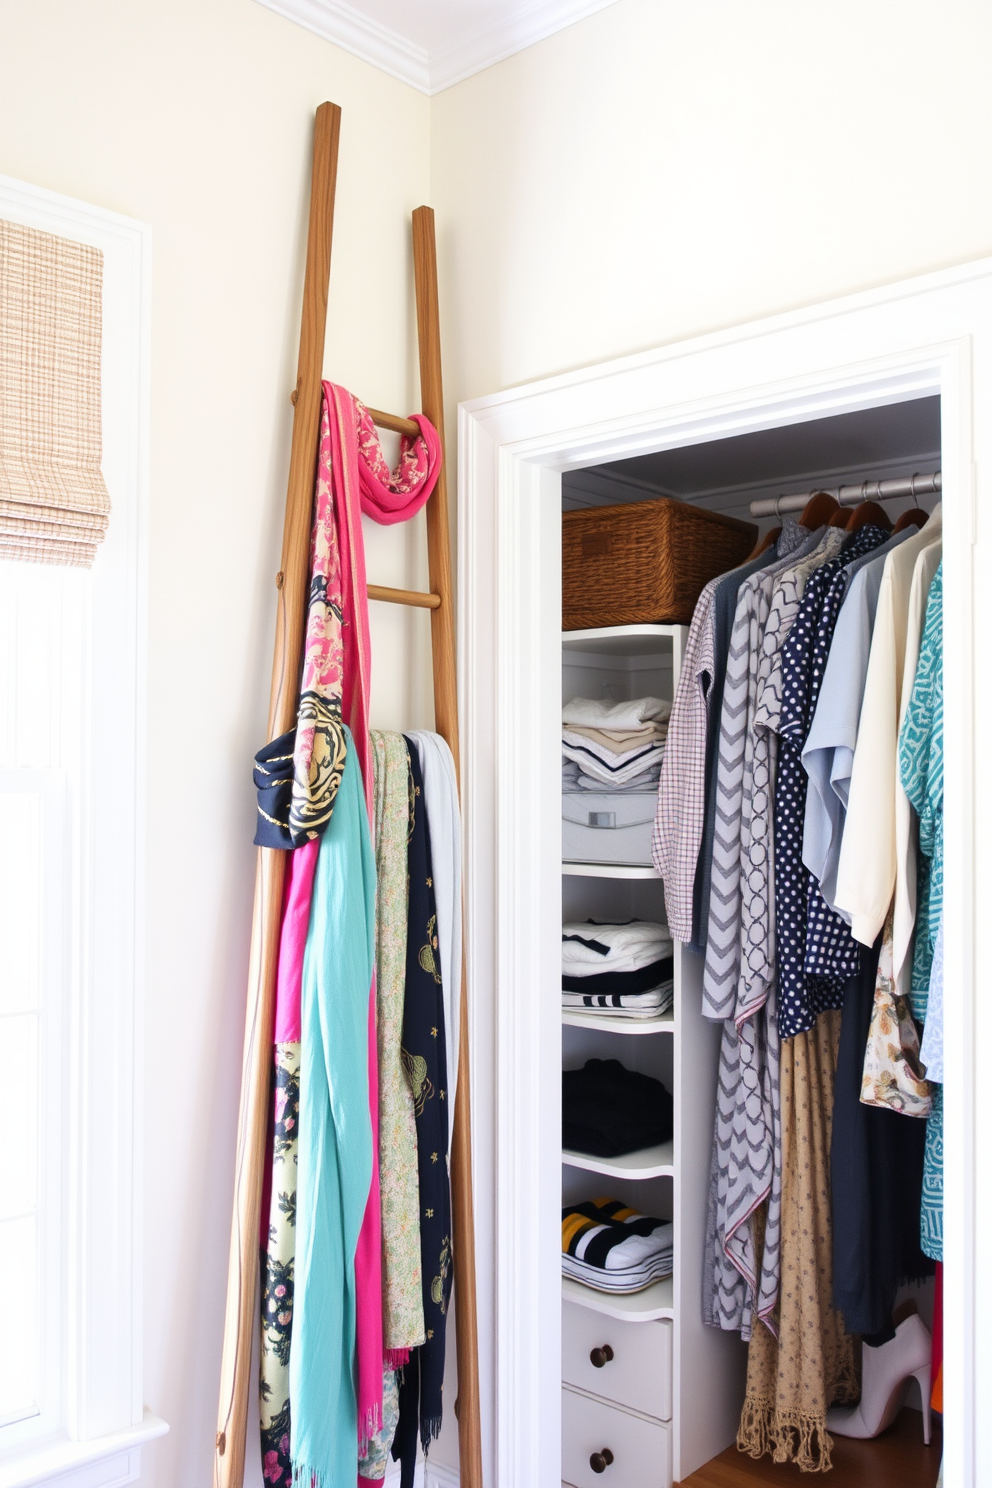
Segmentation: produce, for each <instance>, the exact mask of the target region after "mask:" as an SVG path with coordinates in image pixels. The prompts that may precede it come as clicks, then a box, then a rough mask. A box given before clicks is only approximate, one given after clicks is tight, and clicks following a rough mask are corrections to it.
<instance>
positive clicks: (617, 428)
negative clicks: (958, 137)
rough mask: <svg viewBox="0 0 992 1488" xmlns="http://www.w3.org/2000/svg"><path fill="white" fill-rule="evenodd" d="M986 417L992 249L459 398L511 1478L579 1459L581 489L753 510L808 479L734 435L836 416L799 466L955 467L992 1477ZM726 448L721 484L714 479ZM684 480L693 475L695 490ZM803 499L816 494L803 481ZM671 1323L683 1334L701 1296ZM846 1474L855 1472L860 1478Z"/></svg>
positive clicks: (810, 425)
mask: <svg viewBox="0 0 992 1488" xmlns="http://www.w3.org/2000/svg"><path fill="white" fill-rule="evenodd" d="M989 408H992V264H990V263H988V262H982V263H980V264H977V265H969V266H966V267H965V268H963V269H960V270H954V271H948V272H946V273H941V274H937V275H932V276H928V277H926V278H925V279H921V280H917V281H913V282H912V283H910V284H904V285H898V286H894V287H892V288H889V289H886V290H882V291H876V292H872V293H871V294H867V295H862V296H858V297H855V298H852V299H847V300H843V301H839V302H836V303H833V304H830V305H827V306H820V307H817V308H816V309H815V310H813V311H807V312H799V313H796V314H792V315H788V316H781V317H776V318H775V319H773V320H769V321H766V322H761V323H758V324H756V325H752V326H749V327H744V328H740V329H736V330H734V331H732V332H728V333H724V334H718V335H714V336H709V337H706V338H702V339H700V340H698V341H694V342H689V343H685V344H683V345H679V346H675V347H668V348H665V349H663V350H661V351H659V352H655V353H647V354H644V355H641V356H637V357H632V358H629V359H625V360H623V361H619V362H613V363H610V364H607V365H605V366H603V367H599V368H593V369H588V370H585V371H582V372H580V373H576V374H570V375H568V376H565V377H560V378H555V379H552V380H549V381H547V382H544V383H540V384H536V385H534V386H531V387H525V388H517V389H514V390H513V391H512V392H510V393H507V394H502V395H496V396H494V397H491V398H486V399H480V400H476V401H475V402H473V403H471V404H467V405H464V406H463V407H462V409H461V410H460V427H459V450H460V461H461V463H460V481H459V550H460V593H461V596H462V598H461V636H460V664H461V667H462V674H463V679H464V680H463V696H464V698H465V719H464V723H465V735H466V742H467V752H466V764H465V810H466V829H467V838H468V843H469V848H468V864H467V870H468V882H467V889H468V900H467V915H468V922H469V937H468V940H469V968H468V971H469V986H470V996H471V998H472V1017H473V1020H474V1040H473V1043H474V1050H475V1054H474V1064H475V1068H474V1075H475V1082H474V1089H475V1113H474V1129H475V1133H476V1146H477V1155H478V1168H477V1171H478V1172H479V1173H482V1172H485V1171H487V1170H488V1171H491V1172H492V1173H493V1174H494V1182H493V1185H492V1188H491V1189H487V1188H486V1187H484V1186H483V1185H482V1184H481V1183H479V1182H478V1180H477V1192H476V1205H477V1211H478V1214H479V1232H480V1236H489V1237H492V1238H491V1240H490V1241H488V1242H487V1243H489V1244H491V1245H492V1250H491V1253H490V1254H488V1255H485V1254H481V1255H480V1276H482V1277H485V1276H486V1275H489V1276H491V1277H492V1285H491V1289H490V1290H489V1291H488V1293H486V1291H485V1289H483V1291H482V1292H481V1294H480V1327H481V1331H482V1342H483V1348H482V1353H483V1358H484V1360H485V1369H484V1380H483V1385H484V1402H483V1403H484V1410H485V1412H486V1415H487V1418H488V1421H487V1431H486V1453H487V1458H488V1466H487V1474H488V1477H489V1480H490V1481H491V1482H493V1483H495V1484H497V1485H498V1488H525V1485H529V1484H532V1483H534V1482H541V1483H553V1482H558V1481H560V1480H561V1477H562V1465H561V1448H560V1441H561V1435H560V1421H561V1380H562V1346H561V1326H562V1278H561V1274H560V1244H561V1236H560V1214H561V1197H560V1196H561V1191H562V1189H561V1183H562V1153H561V1103H560V1089H561V1085H560V1069H561V1057H562V1030H561V1008H560V1005H559V1002H558V999H557V997H556V995H555V994H554V993H553V991H551V990H550V989H553V988H554V986H555V983H556V981H558V980H559V979H560V974H561V962H560V941H559V935H560V925H561V913H562V890H561V868H562V865H561V815H560V803H561V794H560V792H561V756H560V730H561V719H560V712H559V699H560V696H561V672H560V668H561V587H560V572H561V568H560V565H561V511H562V504H563V499H564V501H565V502H566V503H567V502H572V503H576V502H581V501H586V500H590V498H591V500H590V504H601V499H602V498H601V495H600V494H597V491H596V489H595V488H596V486H597V483H600V482H602V481H603V480H608V479H610V478H611V477H610V476H608V475H605V474H604V467H606V466H611V467H612V473H614V474H615V472H616V471H617V470H618V469H619V471H620V473H621V474H623V475H624V476H625V477H626V479H627V481H628V482H629V483H630V484H628V486H627V487H626V490H630V491H633V490H638V492H639V494H641V495H647V494H649V492H648V491H647V490H645V489H644V488H643V486H641V487H637V486H636V485H634V484H633V482H635V481H643V480H651V481H655V482H656V484H655V489H656V490H657V489H659V487H660V488H661V489H665V487H664V484H663V482H662V479H661V476H660V473H659V472H660V471H661V469H662V467H663V466H665V467H666V475H665V479H666V480H667V481H668V483H669V484H668V489H669V492H670V494H673V495H683V496H685V495H688V496H690V497H691V499H693V500H694V501H696V500H697V499H698V500H699V504H705V503H706V502H707V501H709V502H711V503H712V504H714V505H715V506H716V509H718V510H732V509H733V507H732V505H731V502H736V504H737V510H738V511H739V508H740V506H741V504H743V505H744V506H745V507H746V506H747V505H748V504H749V503H750V501H751V500H753V499H756V497H757V495H758V494H759V487H760V486H761V484H762V482H764V483H765V485H766V486H767V485H769V484H770V485H771V486H773V487H776V490H774V491H772V492H771V494H772V495H774V494H777V490H778V489H781V488H782V485H781V483H782V481H783V480H784V479H785V472H782V473H781V475H780V473H779V467H776V468H775V469H774V470H769V469H768V468H767V465H766V466H764V467H761V468H760V469H759V468H757V466H755V468H754V469H753V472H752V478H750V479H745V480H743V481H741V480H740V478H739V477H738V476H734V477H731V480H730V481H726V480H723V479H722V477H721V476H720V473H719V471H718V470H716V466H717V465H718V464H719V459H720V457H721V450H722V452H723V453H724V454H726V453H728V452H730V453H731V454H732V456H733V459H734V460H736V461H737V468H739V467H740V457H741V452H742V451H743V449H744V446H743V445H742V444H735V442H736V441H740V440H742V439H745V438H746V439H747V440H754V441H756V443H755V444H754V445H752V446H751V447H750V448H751V451H752V453H754V452H755V451H758V450H759V447H763V448H764V456H763V458H764V457H767V458H769V459H770V458H771V454H770V451H773V450H774V448H775V447H776V446H777V448H778V449H779V451H781V450H782V449H784V448H785V447H786V446H788V445H789V444H790V442H791V443H792V445H793V447H794V448H795V449H797V450H807V451H808V450H810V449H811V448H812V447H813V445H814V444H815V442H816V440H817V439H822V437H823V436H825V435H826V436H827V437H828V440H829V439H833V438H834V437H835V436H837V435H838V433H839V434H841V436H842V440H841V442H842V443H843V440H844V439H846V438H848V437H849V436H850V437H852V438H854V437H857V438H860V439H862V440H863V441H866V443H863V444H862V445H861V446H860V447H859V448H858V449H856V450H855V451H854V452H853V454H851V456H850V458H848V457H847V456H843V455H842V456H838V457H837V458H836V460H831V459H830V458H829V456H828V455H826V454H824V453H822V450H821V453H820V454H819V455H818V456H817V458H816V459H815V460H811V461H810V462H809V463H805V461H806V459H807V457H806V456H802V457H801V459H800V463H799V464H796V463H795V461H793V462H792V465H791V469H792V470H793V471H794V473H795V474H796V475H797V476H802V477H805V476H806V475H807V474H809V475H816V476H822V477H826V476H827V474H828V473H829V472H840V471H841V470H846V471H847V472H848V473H851V471H852V466H853V465H854V464H857V465H858V466H859V471H860V478H861V479H867V478H868V477H869V476H870V475H871V471H870V470H869V469H868V468H867V467H868V466H869V465H870V464H871V463H872V454H873V452H874V454H875V456H876V457H877V460H878V463H879V464H880V465H885V467H886V469H885V473H886V474H896V473H899V472H898V471H897V469H896V468H895V467H897V466H899V465H900V463H901V456H902V455H905V456H906V457H907V463H908V464H909V465H910V466H912V469H910V470H907V471H906V473H907V474H912V473H913V472H914V470H922V466H923V464H925V463H927V462H926V461H925V459H924V458H923V457H924V456H926V455H927V454H930V455H932V456H934V457H939V467H940V469H941V471H942V479H943V512H944V519H943V520H944V557H945V560H946V562H945V565H944V626H945V631H944V648H945V687H946V694H947V702H946V708H945V717H946V720H947V722H946V741H945V756H946V762H947V763H946V796H945V839H946V852H945V883H946V888H945V904H946V981H947V985H948V988H949V989H950V988H954V989H955V993H954V996H955V1003H954V1006H953V1009H952V1008H951V1007H950V1006H948V1008H947V1010H946V1018H945V1027H946V1035H945V1038H946V1045H945V1048H946V1053H945V1063H946V1066H947V1073H946V1092H947V1096H946V1109H945V1216H946V1221H945V1231H944V1245H945V1250H944V1254H945V1300H944V1309H945V1311H944V1339H945V1355H944V1358H945V1363H944V1397H945V1416H944V1454H945V1455H944V1472H945V1481H946V1482H953V1483H960V1484H962V1485H970V1484H977V1483H978V1482H980V1481H983V1480H984V1478H985V1476H986V1474H988V1473H989V1472H992V1423H989V1422H988V1421H986V1420H983V1419H982V1418H981V1417H980V1416H979V1414H978V1412H977V1409H976V1404H977V1401H978V1399H979V1398H980V1397H979V1384H980V1380H981V1378H982V1376H983V1374H984V1373H985V1372H986V1371H987V1370H988V1369H989V1367H990V1365H992V1356H990V1349H989V1346H988V1345H987V1344H986V1343H985V1341H984V1340H985V1339H986V1338H987V1337H989V1336H990V1333H989V1327H988V1319H987V1318H986V1316H985V1313H986V1310H987V1308H988V1303H987V1301H986V1299H985V1298H984V1297H983V1295H982V1294H981V1292H980V1291H979V1289H978V1287H977V1284H976V1282H977V1278H976V1270H975V1257H976V1249H977V1246H976V1241H977V1236H978V1235H979V1234H980V1233H981V1232H982V1224H983V1220H984V1214H983V1209H984V1205H985V1203H986V1202H987V1199H986V1198H985V1195H986V1194H987V1193H989V1192H992V1187H990V1184H989V1182H988V1181H987V1177H988V1175H987V1174H986V1175H983V1169H984V1168H986V1167H992V1163H990V1160H989V1159H988V1157H987V1155H986V1153H985V1151H984V1150H983V1148H982V1147H981V1145H980V1143H979V1141H978V1140H977V1133H976V1113H975V1109H974V1098H975V1090H976V1084H975V1044H976V1042H977V1040H976V1037H975V1032H976V1029H977V1026H978V1025H977V1023H976V1018H975V1009H976V1007H979V1006H981V1002H982V992H983V988H982V985H981V984H982V980H983V978H984V976H985V975H986V973H985V971H984V968H983V966H982V964H981V962H980V961H979V960H978V958H977V956H976V923H975V921H976V914H975V906H976V904H981V903H982V902H984V897H985V896H984V893H983V890H984V888H985V883H984V877H985V872H986V870H985V869H984V867H983V865H982V863H981V861H980V860H976V856H975V851H974V844H975V842H976V841H981V840H982V838H983V826H984V824H985V820H986V818H987V817H988V816H989V815H992V798H990V795H989V793H988V792H986V791H983V790H982V788H981V777H980V775H979V774H978V772H977V771H976V770H975V767H974V761H975V752H976V740H977V739H978V738H980V737H982V736H983V734H984V732H985V729H984V724H985V718H984V713H985V709H986V706H987V705H986V703H985V699H984V696H983V693H982V689H981V687H980V686H976V677H975V662H976V659H980V652H979V653H978V657H977V658H976V642H975V638H976V636H980V635H982V634H985V633H987V627H988V626H989V625H990V623H992V593H990V592H989V586H987V585H985V586H983V585H982V583H981V581H980V575H981V572H982V569H983V560H984V562H985V563H987V562H988V561H989V557H990V555H992V543H990V539H989V534H988V532H987V531H986V530H985V524H984V523H983V522H982V521H981V513H982V511H983V510H990V509H992V505H985V503H992V481H990V479H989V476H988V475H987V474H986V473H985V472H987V471H988V470H989V469H990V468H992V465H990V461H992V421H990V419H989V417H988V415H987V414H986V413H985V410H987V409H989ZM907 424H911V425H912V426H913V427H914V428H917V429H920V428H930V429H931V430H933V431H936V432H937V433H938V435H939V438H938V440H937V443H936V445H935V446H934V445H933V444H932V439H928V440H925V441H924V442H928V443H930V444H931V446H932V447H931V448H930V449H928V450H923V449H920V448H914V449H910V448H908V446H906V445H905V443H903V447H902V449H901V450H900V449H898V448H896V447H895V445H898V443H899V441H900V439H901V437H902V436H901V435H900V432H899V431H900V430H903V431H905V428H906V426H907ZM873 440H874V444H873V443H872V441H873ZM887 440H888V441H889V443H886V441H887ZM893 440H894V441H895V445H893V443H892V441H893ZM707 446H708V447H709V448H708V450H707V449H706V448H703V447H707ZM735 450H736V454H735V453H734V451H735ZM707 461H709V462H710V466H711V467H712V468H711V471H710V476H708V477H706V478H705V479H704V478H702V477H700V476H699V474H698V472H699V470H700V469H702V468H703V467H704V466H705V465H706V462H707ZM680 463H681V475H678V467H679V466H680ZM758 464H759V465H760V461H759V462H758ZM690 466H695V469H696V472H697V473H696V475H694V476H691V477H690V476H689V475H688V474H687V470H688V468H689V467H690ZM931 468H933V467H932V466H931ZM646 471H648V472H649V473H648V474H647V475H645V472H646ZM714 471H715V474H714ZM677 478H679V479H682V481H683V483H685V482H686V481H688V482H689V485H690V486H691V487H692V489H691V490H688V489H686V490H683V491H682V492H680V491H678V490H677V489H675V482H676V479H677ZM816 483H819V481H817V482H816ZM833 483H834V484H837V483H838V482H833ZM790 484H791V483H790ZM731 485H733V486H734V487H735V490H734V491H730V490H729V487H730V486H731ZM747 488H750V489H747ZM785 489H790V486H786V487H785ZM791 489H793V490H797V491H798V490H801V489H802V480H800V483H799V484H798V485H791ZM600 491H602V487H601V486H600ZM614 499H615V498H614ZM621 499H625V492H624V493H622V494H621ZM626 499H631V498H630V497H626ZM741 514H744V513H741ZM983 537H984V547H983ZM986 550H987V551H986ZM949 996H950V994H949ZM708 1145H709V1141H708V1138H707V1141H706V1142H705V1144H704V1148H705V1150H706V1151H708ZM983 1176H984V1177H985V1179H986V1181H984V1182H983ZM688 1302H689V1299H688V1297H686V1298H683V1303H682V1305H683V1308H686V1307H687V1306H688ZM674 1324H675V1328H676V1330H678V1328H679V1317H678V1314H677V1313H676V1315H675V1318H674ZM732 1374H733V1371H732V1370H730V1371H729V1375H728V1378H730V1377H732ZM711 1384H712V1380H711V1378H710V1377H709V1376H708V1375H707V1372H706V1363H705V1350H704V1352H703V1354H702V1355H701V1356H700V1357H699V1358H698V1359H696V1360H693V1358H692V1357H688V1359H687V1364H686V1367H685V1368H684V1369H682V1370H677V1371H676V1372H675V1375H674V1378H673V1382H672V1388H673V1401H672V1425H671V1438H670V1439H671V1450H672V1471H673V1478H674V1481H675V1482H678V1481H685V1480H686V1479H687V1478H688V1477H689V1476H690V1475H691V1474H692V1473H693V1472H695V1471H696V1470H697V1469H699V1468H700V1467H701V1466H702V1465H703V1462H704V1461H705V1457H700V1452H701V1451H702V1450H703V1449H704V1447H705V1445H706V1437H707V1433H706V1431H705V1430H700V1429H699V1426H698V1423H699V1421H700V1419H705V1417H706V1414H707V1412H712V1411H713V1410H714V1409H716V1410H719V1409H720V1408H721V1407H720V1401H719V1399H717V1400H716V1401H714V1400H713V1391H712V1389H711ZM725 1385H726V1381H724V1382H723V1383H721V1384H719V1385H718V1389H717V1395H718V1396H719V1393H720V1391H721V1390H723V1389H724V1388H725ZM721 1429H722V1428H721ZM607 1465H609V1464H607ZM594 1470H596V1471H599V1470H600V1469H599V1468H598V1467H597V1468H595V1469H594ZM835 1481H838V1482H841V1481H843V1480H842V1479H841V1477H840V1475H839V1474H838V1475H837V1477H836V1478H835ZM852 1481H853V1480H852Z"/></svg>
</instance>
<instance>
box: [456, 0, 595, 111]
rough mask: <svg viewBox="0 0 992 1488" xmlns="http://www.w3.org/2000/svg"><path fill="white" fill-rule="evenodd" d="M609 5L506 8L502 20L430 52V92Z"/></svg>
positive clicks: (574, 1) (585, 1) (584, 2)
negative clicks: (517, 9) (514, 9)
mask: <svg viewBox="0 0 992 1488" xmlns="http://www.w3.org/2000/svg"><path fill="white" fill-rule="evenodd" d="M613 3H614V0H538V3H536V4H529V5H528V6H527V7H526V9H525V10H519V11H517V12H516V13H514V11H513V8H512V7H511V6H507V7H506V10H507V12H508V14H507V15H506V16H505V17H501V18H500V19H499V20H498V21H494V22H492V23H491V24H489V25H488V26H483V27H480V28H479V29H478V30H475V31H470V32H467V33H465V34H464V35H462V36H457V35H456V36H455V37H454V38H453V39H452V41H451V43H450V45H448V46H446V47H443V48H437V49H435V50H434V51H433V52H431V55H430V77H431V86H430V92H431V93H440V92H442V91H443V90H444V89H445V88H452V87H454V85H455V83H461V82H463V81H464V80H465V78H467V77H471V76H472V75H473V73H476V72H482V71H483V69H484V68H486V67H492V66H493V64H494V63H496V62H503V61H504V60H505V59H506V58H507V57H512V56H513V55H514V53H515V52H522V51H523V50H524V48H525V47H529V46H533V45H534V44H535V42H538V41H543V40H544V39H545V37H547V36H553V35H554V34H555V32H556V31H564V30H565V28H566V26H571V25H574V23H575V22H576V21H581V20H584V19H585V18H586V16H590V15H593V14H594V13H595V12H596V11H597V10H605V9H606V7H607V6H608V5H612V4H613Z"/></svg>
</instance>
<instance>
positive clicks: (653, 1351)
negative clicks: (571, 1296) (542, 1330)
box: [561, 1302, 672, 1482]
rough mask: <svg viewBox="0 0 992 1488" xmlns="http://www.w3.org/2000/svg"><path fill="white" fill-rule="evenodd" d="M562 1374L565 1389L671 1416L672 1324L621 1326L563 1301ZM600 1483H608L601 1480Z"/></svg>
mask: <svg viewBox="0 0 992 1488" xmlns="http://www.w3.org/2000/svg"><path fill="white" fill-rule="evenodd" d="M561 1374H562V1380H563V1381H564V1383H565V1384H566V1385H578V1387H579V1389H580V1390H588V1391H589V1392H590V1393H591V1394H593V1395H603V1396H605V1397H606V1399H607V1400H612V1401H616V1402H617V1403H618V1404H620V1405H625V1406H629V1407H630V1409H631V1410H636V1411H641V1412H642V1413H643V1414H644V1415H646V1416H657V1417H658V1419H659V1420H662V1421H670V1420H671V1417H672V1325H671V1323H669V1322H653V1323H622V1322H620V1321H619V1320H618V1319H616V1318H610V1317H605V1316H604V1314H603V1313H601V1312H593V1311H592V1310H591V1309H590V1308H588V1307H574V1306H572V1305H571V1304H569V1303H568V1302H566V1303H564V1304H563V1305H562V1309H561ZM603 1481H604V1482H608V1481H609V1479H607V1478H606V1477H605V1476H604V1479H603Z"/></svg>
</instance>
